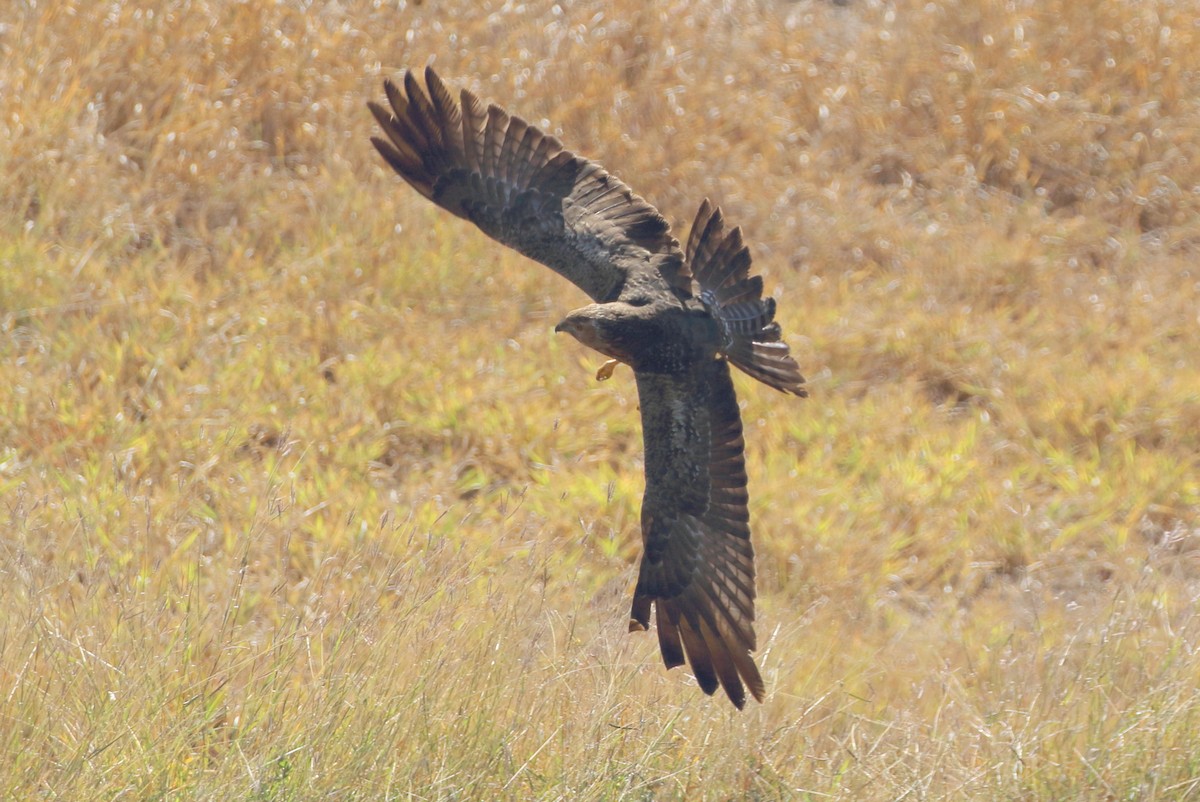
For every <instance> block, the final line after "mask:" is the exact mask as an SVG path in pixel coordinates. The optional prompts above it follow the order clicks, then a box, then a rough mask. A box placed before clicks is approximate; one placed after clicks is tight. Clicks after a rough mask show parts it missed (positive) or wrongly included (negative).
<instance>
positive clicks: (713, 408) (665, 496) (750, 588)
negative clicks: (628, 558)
mask: <svg viewBox="0 0 1200 802" xmlns="http://www.w3.org/2000/svg"><path fill="white" fill-rule="evenodd" d="M637 384H638V396H639V399H640V402H641V407H642V437H643V440H644V442H645V448H646V495H645V499H644V500H643V502H642V539H643V542H644V544H645V553H644V554H643V555H642V564H641V570H640V572H639V574H638V582H637V588H636V590H635V591H634V596H633V612H632V615H631V617H630V622H629V628H630V631H636V630H644V629H647V628H649V626H650V611H651V607H652V606H653V607H654V608H656V615H655V620H656V622H657V625H658V642H659V646H660V648H661V649H662V656H663V661H664V662H665V663H666V665H667V668H673V667H674V666H678V665H682V664H683V663H684V659H685V655H686V659H687V662H688V663H690V664H691V667H692V671H693V672H694V673H695V675H696V680H697V681H698V682H699V683H700V687H701V688H702V689H703V690H704V692H705V693H709V694H711V693H713V692H714V691H715V690H716V689H717V686H718V685H720V686H722V687H724V689H725V692H726V693H727V694H728V695H729V698H730V699H731V700H732V701H733V703H734V704H735V705H737V706H738V707H739V708H740V707H742V706H743V705H744V704H745V703H746V692H745V688H744V687H743V682H744V683H745V685H746V686H748V687H749V688H750V693H751V694H753V695H754V698H755V699H757V700H759V701H760V702H761V701H762V699H763V694H764V692H765V686H764V685H763V680H762V676H761V675H760V674H759V672H758V667H757V666H755V664H754V659H753V658H752V657H751V655H750V652H751V651H753V650H754V648H755V646H756V642H755V636H754V549H753V547H752V546H751V545H750V523H749V521H750V516H749V513H748V511H747V509H746V503H747V500H748V495H747V493H746V464H745V459H744V456H743V441H742V421H741V416H740V414H739V411H738V405H737V397H736V396H735V395H734V391H733V383H732V381H731V380H730V377H729V368H728V365H727V363H726V362H724V361H722V360H711V361H705V362H701V363H699V364H698V365H697V366H696V368H695V369H694V370H692V371H690V372H688V373H682V374H652V373H646V372H639V373H638V374H637Z"/></svg>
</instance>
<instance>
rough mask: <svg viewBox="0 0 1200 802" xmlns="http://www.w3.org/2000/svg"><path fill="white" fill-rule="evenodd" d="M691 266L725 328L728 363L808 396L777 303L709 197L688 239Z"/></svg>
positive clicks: (739, 235) (780, 387)
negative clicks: (778, 319) (767, 294)
mask: <svg viewBox="0 0 1200 802" xmlns="http://www.w3.org/2000/svg"><path fill="white" fill-rule="evenodd" d="M687 261H688V265H689V266H690V267H691V270H692V275H693V276H694V277H695V279H696V282H697V283H698V284H699V285H700V298H701V300H702V301H703V302H704V304H705V305H706V306H707V307H708V308H709V310H710V311H711V312H712V313H713V315H714V316H715V317H716V319H717V321H718V322H719V323H720V324H721V329H722V334H723V338H724V343H723V348H722V352H723V353H724V354H725V356H727V357H728V358H729V361H730V362H732V363H733V364H734V365H736V366H737V367H738V368H739V369H741V370H742V371H743V372H745V373H747V374H749V375H750V376H753V377H754V378H756V379H758V380H759V381H761V382H763V383H764V384H767V385H770V386H771V387H774V388H775V389H776V390H780V391H782V392H785V393H794V394H795V395H799V396H805V395H808V393H807V392H806V391H805V389H804V376H802V375H801V374H800V366H799V365H797V364H796V360H794V359H792V356H791V353H790V352H789V350H788V347H787V345H786V344H785V343H784V342H783V334H782V331H781V330H780V328H779V324H778V323H776V322H775V299H774V298H771V297H767V298H763V297H762V289H763V283H762V276H751V275H750V249H749V248H747V247H746V246H745V245H744V244H743V242H742V232H741V229H740V228H734V229H733V230H732V231H729V232H726V231H725V220H724V216H723V215H722V214H721V210H720V209H719V208H717V207H716V206H713V205H712V203H710V202H709V200H708V199H707V198H705V199H704V202H703V203H701V204H700V210H699V211H698V212H697V213H696V221H695V223H693V224H692V231H691V233H690V235H689V236H688V243H687Z"/></svg>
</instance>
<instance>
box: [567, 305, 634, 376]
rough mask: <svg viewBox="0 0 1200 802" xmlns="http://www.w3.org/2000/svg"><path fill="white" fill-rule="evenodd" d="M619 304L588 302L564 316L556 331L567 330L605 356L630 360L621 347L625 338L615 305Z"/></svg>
mask: <svg viewBox="0 0 1200 802" xmlns="http://www.w3.org/2000/svg"><path fill="white" fill-rule="evenodd" d="M615 306H617V304H611V303H608V304H588V305H587V306H584V307H580V308H579V309H576V310H574V311H573V312H571V313H570V314H568V315H567V316H566V317H565V318H563V319H562V320H561V321H560V322H559V324H558V325H557V326H555V327H554V330H555V331H565V332H566V333H567V334H570V335H571V336H572V337H574V338H575V339H576V340H579V342H581V343H583V344H584V345H586V346H588V347H589V348H594V349H596V350H597V351H599V352H600V353H602V354H604V355H605V356H610V357H612V358H613V359H619V360H621V361H623V362H625V361H628V360H629V356H630V355H629V354H628V353H626V349H624V348H622V347H621V341H622V339H623V337H622V335H621V326H620V321H619V319H618V318H619V314H618V311H619V310H616V309H614V308H613V307H615Z"/></svg>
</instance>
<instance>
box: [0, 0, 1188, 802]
mask: <svg viewBox="0 0 1200 802" xmlns="http://www.w3.org/2000/svg"><path fill="white" fill-rule="evenodd" d="M1091 5H1092V4H1075V3H1069V2H1065V1H1064V0H1059V1H1058V2H1053V1H1052V2H1045V3H1026V2H1013V3H1007V4H999V3H986V2H977V0H963V1H962V2H948V1H946V2H941V1H939V2H923V1H922V2H898V3H891V4H877V3H869V2H852V3H849V4H847V5H845V6H839V5H836V4H827V3H823V2H815V0H813V1H811V2H765V1H763V0H760V1H759V2H739V1H737V0H735V2H732V3H717V2H687V3H684V2H670V3H661V4H654V5H643V4H641V3H636V2H633V0H618V2H615V3H601V2H579V3H562V4H557V5H556V4H553V3H550V2H544V1H542V0H534V1H533V2H528V3H524V4H512V3H504V4H501V3H499V2H490V3H477V2H474V1H473V0H472V2H465V1H464V2H456V1H454V0H449V1H447V2H437V1H436V0H426V2H424V3H418V4H406V3H403V2H401V3H390V4H377V6H378V7H375V6H368V5H367V4H363V3H342V4H339V3H314V4H312V5H311V7H310V8H309V9H307V10H302V9H300V8H299V7H298V5H297V6H296V7H293V6H290V5H286V4H285V5H268V4H255V3H235V2H220V1H218V0H214V1H213V2H204V0H196V1H193V2H183V0H179V1H178V2H163V3H159V4H157V5H155V6H153V7H149V6H146V5H137V4H126V3H119V2H118V3H106V4H90V3H73V2H61V3H48V4H47V3H41V4H36V5H35V4H32V3H24V4H20V5H19V6H18V7H17V10H16V13H14V14H11V15H10V16H9V18H7V19H5V20H4V21H3V22H0V141H2V145H3V147H0V179H2V182H0V186H2V187H3V189H0V211H2V214H0V335H2V336H0V359H2V360H3V366H4V377H5V381H4V382H3V383H0V410H3V413H2V414H0V499H2V500H3V507H2V508H0V516H2V519H3V527H4V531H5V534H4V536H3V538H0V580H2V582H3V591H2V592H0V796H3V797H5V798H13V799H34V798H37V799H72V800H90V799H96V800H100V799H103V800H110V799H118V798H120V799H214V800H215V799H220V800H229V799H262V800H267V799H270V800H278V799H297V800H298V799H315V798H338V799H370V800H376V799H399V798H415V799H476V798H477V799H500V798H513V799H683V798H689V799H691V798H707V799H728V798H753V799H814V800H815V799H828V798H838V799H855V800H857V799H881V800H882V799H900V798H906V799H961V798H985V799H1013V798H1020V799H1047V800H1049V799H1056V800H1057V799H1067V798H1078V799H1100V798H1108V799H1181V798H1187V797H1189V796H1192V795H1194V794H1195V793H1196V792H1197V789H1198V788H1200V760H1198V759H1197V758H1196V749H1195V744H1196V743H1197V741H1198V740H1200V699H1198V698H1197V692H1196V688H1197V684H1198V682H1200V657H1198V656H1197V654H1196V651H1195V649H1194V648H1193V643H1194V640H1195V639H1196V638H1197V637H1198V636H1200V619H1198V618H1197V616H1196V614H1195V613H1194V607H1195V603H1196V600H1197V596H1198V595H1200V563H1198V558H1197V555H1198V554H1200V513H1198V510H1200V479H1198V478H1197V477H1198V476H1200V472H1198V471H1197V468H1198V465H1197V454H1198V453H1200V367H1198V366H1200V360H1197V358H1196V354H1197V353H1200V317H1198V310H1200V275H1198V274H1197V269H1196V266H1195V263H1196V257H1197V252H1198V250H1200V133H1198V132H1200V105H1198V103H1197V98H1198V97H1200V79H1198V78H1197V76H1200V28H1197V27H1196V24H1195V19H1196V16H1197V12H1198V11H1200V9H1198V8H1197V6H1196V4H1195V3H1189V2H1181V3H1174V4H1172V3H1167V2H1161V3H1117V2H1114V3H1103V4H1095V6H1096V7H1085V6H1091ZM430 59H434V60H435V61H436V64H437V65H438V67H439V69H440V71H441V72H442V74H443V75H444V76H446V77H447V78H448V79H449V80H451V81H452V82H453V83H454V84H456V85H458V84H465V85H468V86H470V87H472V88H473V89H475V90H476V91H478V92H480V93H481V94H483V95H485V96H489V97H494V98H496V99H499V100H500V101H501V102H503V103H505V104H506V105H508V106H509V107H510V108H511V109H513V110H514V111H516V112H517V113H520V114H522V115H523V116H525V117H527V118H528V119H531V120H533V121H535V122H539V123H542V124H544V125H548V126H550V127H551V128H552V129H553V130H554V131H555V132H557V133H560V135H562V136H563V137H564V139H565V140H566V141H567V143H568V145H569V146H571V147H574V148H576V149H578V150H579V151H581V152H583V153H585V154H588V155H591V156H595V157H597V158H599V159H601V160H602V161H603V162H604V163H605V164H606V165H608V166H609V167H610V168H612V169H613V170H614V172H616V173H617V174H618V175H620V176H622V177H623V178H625V179H626V180H627V181H629V183H631V184H632V185H633V186H634V187H635V189H636V190H638V191H639V192H641V193H642V194H644V195H646V196H647V197H648V198H650V199H651V200H652V201H654V202H655V203H658V204H659V205H660V206H661V208H662V209H663V210H664V212H665V213H666V214H667V215H668V217H669V218H671V219H672V220H674V221H677V222H680V223H682V224H683V225H682V226H681V227H680V231H684V230H686V221H687V220H689V219H690V216H691V214H692V213H693V212H694V210H695V207H696V205H697V204H698V203H699V201H700V199H701V198H702V197H704V196H706V195H707V196H711V197H712V198H714V199H715V200H716V201H718V202H719V203H721V204H722V205H723V206H724V208H725V209H726V212H727V214H728V216H729V218H730V219H731V220H733V221H734V222H735V223H738V224H741V225H742V226H743V227H744V229H745V231H746V234H747V238H748V240H749V241H750V242H751V244H752V247H753V250H754V253H755V256H756V265H757V267H758V269H759V270H761V272H763V273H764V274H765V275H766V278H767V284H768V286H769V287H770V288H771V289H772V290H774V291H777V292H778V294H779V296H780V301H781V307H780V308H781V312H780V317H781V320H782V322H783V325H784V327H785V331H786V333H787V336H788V338H789V341H790V343H791V344H792V346H793V348H794V350H795V351H796V353H797V355H798V357H799V359H800V361H801V364H802V366H803V367H804V368H805V372H806V374H807V375H809V377H810V379H811V386H810V389H811V391H812V397H811V398H810V399H808V400H807V401H797V400H794V399H789V398H785V397H783V396H780V395H778V394H775V393H772V392H771V391H769V390H765V389H762V388H760V387H757V386H754V385H752V384H751V383H750V382H749V381H747V380H739V382H738V388H739V391H740V392H741V394H742V398H743V401H744V414H745V418H746V423H747V440H748V448H749V452H748V459H749V469H750V472H751V488H752V491H751V492H752V505H753V506H752V515H753V523H754V526H755V533H756V534H755V537H756V544H757V549H758V554H759V564H760V567H761V572H760V574H761V576H760V582H759V586H760V594H761V604H760V619H761V620H760V637H761V640H762V649H761V650H760V653H759V657H760V660H761V663H762V665H763V668H764V673H765V675H766V677H767V680H768V685H769V696H768V699H767V701H766V703H765V704H764V705H762V706H754V707H753V708H752V709H749V710H747V711H746V712H744V713H741V714H738V713H736V712H734V711H733V710H732V708H731V707H730V706H729V705H728V704H727V703H725V702H724V701H723V700H720V699H708V698H706V697H704V696H702V695H701V694H700V693H699V691H698V690H697V689H696V688H695V687H694V684H693V683H691V681H690V680H689V679H688V678H687V677H686V675H685V674H684V673H683V672H682V671H675V672H671V673H667V672H666V671H664V670H663V669H662V667H661V664H660V663H659V659H658V656H657V653H656V645H655V643H654V639H653V638H652V637H645V636H631V635H628V634H626V633H625V631H624V629H625V626H624V622H625V616H626V615H627V604H628V598H629V593H630V585H631V582H632V578H633V571H634V566H635V561H636V558H637V554H638V539H639V536H638V528H637V510H638V507H639V503H640V493H641V487H642V479H641V463H640V458H641V443H640V430H639V426H638V422H637V414H636V394H635V391H634V388H633V385H632V382H631V381H630V377H629V375H628V373H627V372H625V373H622V372H618V374H617V376H616V378H614V380H613V381H611V382H608V383H606V384H604V385H597V384H595V382H594V381H593V380H592V379H591V375H592V372H593V371H594V369H595V366H596V365H597V364H598V358H597V357H596V356H595V355H594V354H588V353H583V352H582V350H581V349H580V348H579V347H578V346H577V345H575V344H574V343H572V342H568V341H564V340H563V339H561V338H557V339H556V338H555V337H554V336H553V334H552V333H551V331H552V328H553V324H554V322H556V321H557V319H558V317H559V316H560V315H561V314H563V313H564V312H565V311H566V310H568V309H569V308H571V307H572V306H575V305H578V304H579V303H580V302H581V300H582V299H581V297H580V294H579V293H578V292H576V291H575V290H574V289H573V288H571V287H570V286H569V285H567V284H565V282H562V281H561V280H558V279H556V278H555V277H554V276H553V275H552V274H551V273H549V272H548V271H546V270H544V269H540V268H538V267H537V266H535V265H532V264H531V263H528V262H526V261H525V260H523V259H522V258H520V257H518V256H516V255H515V254H511V253H507V252H502V251H500V250H498V249H497V248H495V247H493V245H492V243H490V242H489V241H488V240H486V239H485V238H483V237H482V236H481V235H479V234H477V233H475V232H473V231H471V230H469V227H468V226H466V225H465V224H463V223H461V222H460V221H457V220H454V219H448V217H449V216H448V215H445V214H440V213H438V212H437V210H435V209H432V208H429V207H428V204H426V203H425V202H424V201H423V200H421V199H420V198H419V197H417V196H416V194H415V193H413V192H411V191H408V190H407V188H405V187H403V186H401V185H399V182H398V181H397V180H396V179H395V178H394V177H393V176H391V175H389V174H388V172H387V170H386V169H385V167H384V165H383V164H382V162H381V160H380V159H379V158H378V157H377V156H376V154H375V153H374V151H373V149H372V148H371V147H370V146H369V144H368V143H367V137H368V136H369V134H370V133H371V129H372V121H371V118H370V115H369V114H367V113H366V109H365V105H364V104H365V101H366V100H367V99H368V98H372V97H377V96H378V95H380V84H381V80H382V78H383V77H385V76H389V75H394V74H395V73H397V72H398V71H399V70H400V69H401V68H402V67H405V66H418V67H419V66H421V65H423V64H425V63H426V62H427V61H428V60H430Z"/></svg>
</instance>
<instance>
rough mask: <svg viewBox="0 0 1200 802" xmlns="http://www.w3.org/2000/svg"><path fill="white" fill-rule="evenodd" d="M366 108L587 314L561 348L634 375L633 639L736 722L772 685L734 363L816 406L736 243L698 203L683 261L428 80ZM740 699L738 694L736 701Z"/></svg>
mask: <svg viewBox="0 0 1200 802" xmlns="http://www.w3.org/2000/svg"><path fill="white" fill-rule="evenodd" d="M384 91H385V92H386V95H387V102H388V106H389V107H390V108H386V107H384V106H383V105H381V104H378V103H374V102H372V103H369V104H368V105H369V107H370V109H371V112H372V113H373V114H374V115H375V119H376V120H378V122H379V125H380V127H381V128H382V129H383V133H384V134H385V136H384V137H372V139H371V141H372V142H373V143H374V145H375V147H376V148H377V149H378V150H379V153H380V154H381V155H382V156H383V158H384V159H385V160H386V161H387V163H388V164H389V165H391V166H392V168H393V169H394V170H395V171H396V172H397V173H399V174H400V176H401V177H402V178H403V179H404V180H405V181H407V182H408V183H409V184H410V185H411V186H412V187H413V189H415V190H416V191H417V192H419V193H421V194H422V195H424V196H425V197H426V198H428V199H429V200H431V201H433V202H434V203H436V204H437V205H438V206H440V207H442V208H443V209H445V210H447V211H449V212H452V213H453V214H456V215H458V216H459V217H461V218H463V219H465V220H469V221H470V222H472V223H474V224H475V225H476V226H478V227H479V228H480V229H481V230H482V231H483V232H484V233H485V234H487V235H488V236H490V237H492V238H493V239H495V240H496V241H498V242H500V243H502V244H504V245H507V246H508V247H510V248H513V249H515V250H517V251H519V252H520V253H522V254H524V255H525V256H527V257H529V258H531V259H533V260H535V261H538V262H541V263H542V264H544V265H546V266H547V267H549V268H550V269H551V270H553V271H555V272H556V273H558V274H560V275H561V276H563V277H564V278H566V279H567V280H568V281H570V282H571V283H573V284H575V285H576V286H578V287H579V288H580V289H581V290H583V291H584V292H585V293H587V294H588V296H590V297H591V299H592V301H593V302H594V303H591V304H589V305H587V306H584V307H582V308H580V309H576V310H575V311H573V312H571V313H570V314H568V315H567V316H566V317H565V318H564V319H563V320H562V322H560V323H559V324H558V325H557V326H556V327H555V331H565V332H567V333H569V334H571V335H573V336H574V337H575V338H576V339H577V340H579V341H580V342H582V343H583V344H584V345H588V346H591V347H592V348H594V349H595V350H597V351H599V352H600V353H602V354H604V355H606V356H608V357H609V358H610V360H609V361H608V362H607V363H605V365H604V366H603V367H602V368H601V369H600V372H599V373H598V374H597V377H598V378H607V376H608V375H609V374H611V372H612V369H613V367H615V365H616V363H617V362H622V363H625V364H626V365H629V366H630V367H631V368H633V372H634V377H635V380H636V382H637V390H638V399H639V403H640V406H641V414H642V441H643V444H644V447H645V471H646V491H645V496H644V497H643V500H642V514H641V524H642V540H643V545H644V547H645V551H644V554H643V555H642V561H641V567H640V569H639V573H638V580H637V587H636V588H635V590H634V594H633V611H632V614H631V617H630V622H629V630H630V631H631V632H634V631H645V630H646V629H648V628H649V627H650V616H651V611H652V609H653V611H654V618H655V622H656V624H657V628H658V642H659V647H660V649H661V651H662V657H663V662H664V663H666V666H667V668H673V667H675V666H679V665H683V664H684V662H685V659H686V661H687V662H688V663H689V664H690V665H691V668H692V671H693V673H694V674H695V677H696V680H697V682H698V683H699V684H700V687H701V689H702V690H703V691H704V692H705V693H707V694H712V693H713V692H715V691H716V689H717V687H718V686H720V687H723V688H724V689H725V693H726V694H728V696H729V698H730V700H732V702H733V703H734V704H735V705H736V706H737V707H738V708H742V707H744V706H745V703H746V687H749V689H750V693H751V694H753V696H754V698H755V699H757V700H758V701H759V702H761V701H762V700H763V695H764V693H765V686H764V684H763V679H762V675H761V674H760V673H759V671H758V667H757V666H756V665H755V663H754V658H753V657H752V656H751V652H752V651H753V650H754V649H755V648H756V647H757V643H756V640H755V634H754V597H755V593H754V549H753V548H752V546H751V544H750V524H749V521H750V517H749V514H748V512H747V508H746V504H747V500H748V496H747V492H746V467H745V458H744V455H743V445H744V444H743V440H742V422H741V416H740V414H739V410H738V403H737V397H736V396H735V395H734V389H733V382H732V381H731V379H730V374H729V364H730V363H733V365H735V366H736V367H738V368H740V369H741V370H743V371H744V372H746V373H748V374H749V375H751V376H753V377H754V378H756V379H758V380H760V381H762V382H765V383H766V384H768V385H770V386H771V387H774V388H776V389H777V390H782V391H783V392H785V393H793V394H795V395H798V396H803V395H806V393H805V390H804V387H803V384H804V377H803V376H801V375H800V370H799V367H798V366H797V365H796V362H795V361H794V360H793V359H792V357H791V355H790V354H789V352H788V347H787V345H786V344H785V343H783V342H782V338H781V335H780V329H779V324H778V323H776V322H775V321H774V318H775V300H774V298H771V297H769V296H768V297H766V298H764V297H763V295H762V277H761V276H751V275H749V271H750V252H749V249H748V248H747V247H746V246H745V245H744V244H743V242H742V234H741V230H740V229H738V228H734V229H732V230H727V229H726V226H725V221H724V218H723V217H722V215H721V211H720V209H718V208H715V207H714V206H713V205H712V204H711V203H709V201H708V200H707V199H706V200H705V201H704V202H703V203H702V204H700V210H699V212H698V213H697V214H696V220H695V223H693V225H692V229H691V233H690V235H689V236H688V240H687V246H686V249H682V248H680V245H679V242H678V241H677V240H676V239H675V238H674V237H672V236H671V232H670V228H669V226H668V225H667V222H666V220H665V219H664V218H663V216H662V215H661V214H660V213H659V212H658V210H657V209H655V208H654V207H653V206H651V205H650V204H649V203H647V202H646V201H645V200H643V199H642V198H641V197H639V196H638V195H635V194H633V192H632V191H631V190H630V189H629V187H627V186H626V185H625V184H624V183H622V182H621V181H619V180H618V179H617V178H615V177H614V176H612V175H611V174H610V173H608V172H607V171H606V170H605V169H604V168H603V167H601V166H600V165H599V164H597V163H596V162H594V161H590V160H588V159H585V158H582V157H580V156H577V155H575V154H574V153H572V152H570V151H568V150H566V149H564V148H563V145H562V143H561V142H560V141H559V140H558V139H556V138H555V137H553V136H549V135H547V134H545V133H543V132H542V131H540V130H538V128H536V127H535V126H532V125H530V124H529V123H527V122H525V121H524V120H522V119H521V118H520V117H517V116H515V115H512V114H509V113H508V112H507V111H505V110H504V109H502V108H501V107H499V106H497V105H495V104H490V105H485V104H483V103H482V102H480V100H479V99H478V98H477V97H476V96H475V95H474V94H472V93H471V92H470V91H468V90H466V89H463V90H462V91H461V93H460V94H459V96H458V98H455V96H454V95H452V94H451V93H450V92H449V91H448V90H447V88H446V86H445V84H443V83H442V80H441V79H440V78H439V77H438V75H437V74H436V73H435V72H434V71H433V69H432V68H429V67H426V69H425V84H424V86H422V85H421V81H420V79H419V78H418V77H417V75H415V74H413V73H412V72H411V71H406V72H405V74H404V77H403V80H402V82H401V84H400V85H397V84H395V83H393V82H392V81H390V80H389V81H386V82H385V83H384ZM743 683H744V685H743Z"/></svg>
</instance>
